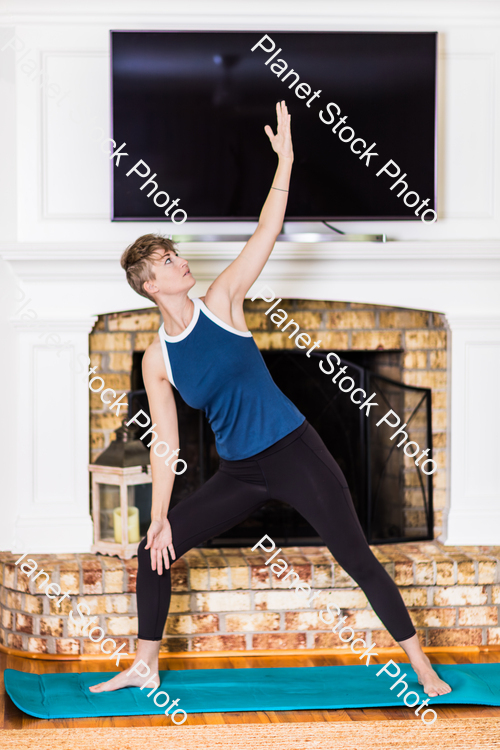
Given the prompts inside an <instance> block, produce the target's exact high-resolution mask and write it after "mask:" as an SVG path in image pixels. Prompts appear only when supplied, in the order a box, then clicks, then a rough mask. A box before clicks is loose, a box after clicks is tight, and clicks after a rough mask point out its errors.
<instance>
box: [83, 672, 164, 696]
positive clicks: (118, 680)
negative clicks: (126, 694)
mask: <svg viewBox="0 0 500 750" xmlns="http://www.w3.org/2000/svg"><path fill="white" fill-rule="evenodd" d="M130 669H131V667H127V669H124V670H123V672H120V674H117V675H115V676H114V677H112V678H111V679H110V680H106V682H99V683H97V685H91V686H90V687H89V690H90V692H91V693H107V692H110V691H112V690H120V689H121V688H126V687H141V686H142V685H144V683H145V682H146V681H147V680H148V679H149V677H141V676H140V675H138V674H137V672H132V674H131V675H129V674H128V672H130ZM149 675H150V676H151V677H152V678H153V679H154V681H155V682H156V683H157V684H159V683H160V679H159V677H158V670H156V672H155V671H154V670H153V668H151V671H150V672H149ZM151 688H153V683H152V682H151Z"/></svg>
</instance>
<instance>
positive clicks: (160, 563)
mask: <svg viewBox="0 0 500 750" xmlns="http://www.w3.org/2000/svg"><path fill="white" fill-rule="evenodd" d="M156 567H157V568H158V575H159V576H161V574H162V573H163V557H162V554H161V549H158V550H156Z"/></svg>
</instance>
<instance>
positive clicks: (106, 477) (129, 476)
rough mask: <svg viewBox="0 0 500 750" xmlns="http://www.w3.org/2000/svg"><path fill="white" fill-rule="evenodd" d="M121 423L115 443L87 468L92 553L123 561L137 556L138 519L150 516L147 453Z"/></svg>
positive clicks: (129, 430)
mask: <svg viewBox="0 0 500 750" xmlns="http://www.w3.org/2000/svg"><path fill="white" fill-rule="evenodd" d="M125 421H126V420H125V419H124V420H123V421H122V426H121V427H119V428H118V429H117V430H116V439H115V440H114V441H113V442H112V443H111V444H110V445H109V446H108V447H107V448H106V450H105V451H104V452H103V453H101V455H100V456H99V458H97V459H96V461H95V463H93V464H89V471H90V475H91V479H92V516H93V521H94V544H93V545H92V552H100V553H101V554H104V555H118V557H121V558H123V559H125V560H128V559H129V558H131V557H133V556H134V555H135V554H137V546H138V544H139V542H140V540H141V517H142V520H143V524H144V522H145V523H146V524H147V523H148V522H149V518H150V513H151V489H152V476H151V466H150V464H149V451H148V449H147V448H146V447H145V445H144V444H143V443H142V442H141V441H140V440H136V439H135V429H134V428H132V427H127V425H126V424H125Z"/></svg>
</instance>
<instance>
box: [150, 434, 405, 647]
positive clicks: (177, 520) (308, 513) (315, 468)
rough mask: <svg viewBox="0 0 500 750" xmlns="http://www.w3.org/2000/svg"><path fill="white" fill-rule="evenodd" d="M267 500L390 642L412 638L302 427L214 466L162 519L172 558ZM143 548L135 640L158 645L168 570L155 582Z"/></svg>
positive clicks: (322, 456)
mask: <svg viewBox="0 0 500 750" xmlns="http://www.w3.org/2000/svg"><path fill="white" fill-rule="evenodd" d="M270 499H275V500H283V501H285V502H287V503H288V504H289V505H291V506H292V507H293V508H295V509H296V510H298V511H299V513H301V514H302V515H303V516H304V518H306V519H307V521H309V523H310V524H311V526H313V527H314V528H315V529H316V531H317V532H318V534H319V535H320V536H321V537H322V539H323V540H324V542H325V543H326V544H327V546H328V549H329V550H330V552H331V553H332V555H333V556H334V557H335V559H336V560H337V562H338V563H339V565H341V566H342V567H343V568H344V570H345V571H346V572H347V573H348V574H349V575H350V576H351V578H353V579H354V580H355V581H356V583H357V584H359V586H360V587H361V588H362V589H363V591H364V592H365V594H366V596H367V597H368V600H369V602H370V604H371V605H372V607H373V609H374V610H375V612H376V613H377V615H378V617H379V618H380V619H381V620H382V622H383V623H384V625H385V627H386V628H387V630H388V631H389V633H390V634H391V635H392V637H393V638H394V640H396V641H404V640H406V639H407V638H411V636H413V635H415V632H416V631H415V628H414V627H413V624H412V621H411V619H410V615H409V614H408V611H407V609H406V607H405V605H404V602H403V600H402V598H401V594H400V593H399V590H398V587H397V586H396V584H395V583H394V581H393V580H392V578H391V577H390V576H389V574H388V573H387V571H386V570H385V569H384V568H383V566H382V565H381V564H380V563H379V561H378V560H377V558H376V557H375V555H374V554H373V552H372V551H371V550H370V547H369V546H368V543H367V541H366V538H365V535H364V533H363V530H362V528H361V525H360V523H359V520H358V517H357V515H356V511H355V509H354V505H353V503H352V500H351V495H350V493H349V489H348V487H347V483H346V480H345V477H344V475H343V474H342V472H341V470H340V468H339V466H338V464H337V462H336V461H335V459H334V458H333V457H332V456H331V454H330V453H329V452H328V449H327V448H326V446H325V444H324V443H323V441H322V440H321V438H320V436H319V435H318V433H317V432H316V430H315V429H314V428H313V427H311V425H310V424H308V422H304V423H303V424H302V425H301V426H300V427H298V428H297V429H296V430H294V431H293V432H292V433H290V434H289V435H287V436H286V437H284V438H282V440H280V441H279V442H277V443H275V444H274V445H272V446H271V447H270V448H267V449H266V450H265V451H262V453H258V454H257V455H255V456H252V457H251V458H246V459H244V460H242V461H225V460H223V459H221V460H220V468H219V471H218V472H217V473H216V474H215V475H214V476H213V477H212V478H211V479H209V480H208V482H206V483H205V484H204V485H203V487H200V489H198V490H196V491H195V492H193V493H192V494H191V495H190V496H189V497H187V498H186V499H185V500H182V501H181V502H180V503H179V504H178V505H176V506H175V507H174V508H172V510H171V511H170V512H169V514H168V519H169V521H170V525H171V528H172V541H173V545H174V549H175V553H176V556H177V558H180V557H182V555H184V554H185V553H186V552H187V551H188V550H190V549H191V548H192V547H195V546H196V545H198V544H201V543H202V542H205V541H206V540H207V539H210V538H211V537H213V536H216V535H218V534H221V533H222V532H223V531H226V530H227V529H230V528H231V527H233V526H235V525H236V524H237V523H239V522H240V521H244V520H245V518H247V517H248V516H249V515H250V514H251V513H252V512H253V511H254V510H256V509H257V508H260V507H261V506H262V505H263V504H264V503H265V502H267V501H268V500H270ZM255 541H256V542H257V541H258V540H257V539H256V540H255ZM145 545H146V539H143V540H142V541H141V543H140V544H139V548H138V559H139V569H138V572H137V609H138V613H139V638H141V639H142V640H146V641H159V640H161V638H162V636H163V629H164V627H165V621H166V619H167V614H168V609H169V605H170V570H164V571H163V573H162V575H158V573H157V572H156V571H155V570H152V568H151V557H150V551H149V550H145V549H144V547H145Z"/></svg>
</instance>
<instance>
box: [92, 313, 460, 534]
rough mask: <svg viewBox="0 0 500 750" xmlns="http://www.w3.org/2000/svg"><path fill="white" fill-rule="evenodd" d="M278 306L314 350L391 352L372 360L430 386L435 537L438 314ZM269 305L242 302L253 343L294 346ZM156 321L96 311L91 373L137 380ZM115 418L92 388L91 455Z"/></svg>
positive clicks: (442, 405)
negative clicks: (316, 344)
mask: <svg viewBox="0 0 500 750" xmlns="http://www.w3.org/2000/svg"><path fill="white" fill-rule="evenodd" d="M280 306H281V307H282V308H283V309H284V310H286V311H287V312H289V313H290V315H291V316H292V317H293V319H294V320H295V321H296V322H297V323H298V324H299V325H300V328H301V330H304V331H307V332H308V333H309V334H310V335H311V337H312V338H315V339H321V342H322V344H321V350H323V351H329V350H334V351H336V352H339V354H341V355H344V354H345V356H346V357H347V358H348V356H349V355H348V353H349V352H352V353H353V354H354V353H359V352H375V351H377V352H387V353H392V354H395V355H397V356H393V357H386V358H383V359H382V360H381V364H379V365H378V366H377V370H378V373H379V374H380V375H385V376H387V377H390V378H391V379H393V380H396V381H401V382H403V383H406V384H408V385H413V386H423V387H427V388H432V426H433V436H432V437H433V456H434V460H435V461H436V463H437V465H438V470H437V471H436V473H435V474H434V475H433V477H432V479H433V504H434V536H436V537H437V536H438V535H439V534H440V533H441V531H442V521H443V510H444V508H445V505H446V474H447V472H446V470H447V466H446V426H447V425H446V415H447V412H446V395H447V359H446V358H447V333H446V326H445V320H444V316H442V315H439V314H437V313H431V312H427V311H422V310H404V309H398V308H392V307H382V306H378V305H363V304H354V303H346V302H334V301H333V302H332V301H318V300H283V301H282V302H281V303H280ZM268 307H269V305H268V304H267V303H265V302H262V301H259V300H256V301H254V302H252V301H250V300H247V301H246V302H245V311H246V318H247V323H248V326H249V328H250V330H251V331H252V333H253V334H254V339H255V341H256V343H257V346H258V347H259V348H260V349H261V350H262V351H267V350H293V349H295V345H294V342H293V339H290V338H289V334H288V333H286V332H281V331H279V329H277V328H276V326H275V325H274V324H273V323H272V322H271V321H270V320H269V318H268V317H266V316H265V315H264V311H265V310H266V309H267V308H268ZM159 325H160V315H159V312H158V311H157V310H156V309H155V310H151V309H147V310H136V311H129V312H123V313H110V314H106V315H102V316H99V319H98V321H97V322H96V325H95V327H94V329H93V331H92V333H91V335H90V358H91V362H92V366H97V371H96V374H98V375H101V376H102V378H103V379H104V381H105V383H106V386H107V387H109V388H113V389H114V390H115V391H116V392H117V394H119V393H120V392H127V391H130V390H133V389H135V388H136V387H137V386H136V384H134V383H133V382H132V379H131V375H132V369H133V358H134V356H137V354H138V353H140V352H143V351H144V349H145V348H146V347H147V346H148V345H149V344H150V343H151V341H152V340H153V338H154V336H155V335H156V332H157V330H158V328H159ZM295 350H296V349H295ZM321 350H320V351H321ZM319 377H324V376H321V375H319ZM325 387H330V388H331V389H332V391H333V389H334V388H335V386H333V384H331V383H327V384H326V386H325ZM345 398H346V399H347V396H345ZM352 408H353V409H354V407H352ZM306 416H307V415H306ZM120 423H121V419H120V418H118V417H116V416H114V414H113V413H112V412H110V411H109V409H107V407H105V406H104V404H103V403H102V401H101V398H100V396H99V394H91V396H90V439H91V454H90V457H91V460H92V461H94V460H95V459H96V458H97V456H98V455H99V454H100V453H101V452H102V451H103V450H104V449H105V448H106V447H107V446H108V445H109V442H110V440H111V439H113V437H114V430H115V429H116V428H117V427H119V425H120ZM181 448H183V446H182V445H181ZM183 455H184V456H186V453H185V452H184V453H183ZM193 462H194V463H195V466H196V463H197V457H196V455H191V462H190V461H189V456H188V463H191V464H192V463H193ZM410 466H411V464H410V462H409V461H408V467H407V468H406V470H405V488H404V497H403V498H402V502H403V503H404V513H405V521H406V523H407V524H408V526H409V527H410V528H412V527H414V528H415V529H416V530H419V531H421V530H422V528H423V527H424V526H425V519H424V518H423V515H424V512H423V510H422V509H421V508H420V507H419V490H418V487H417V482H418V478H417V476H416V474H415V472H413V473H412V472H411V470H410ZM194 468H195V467H193V469H194ZM193 469H192V470H193ZM273 538H274V537H273Z"/></svg>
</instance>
